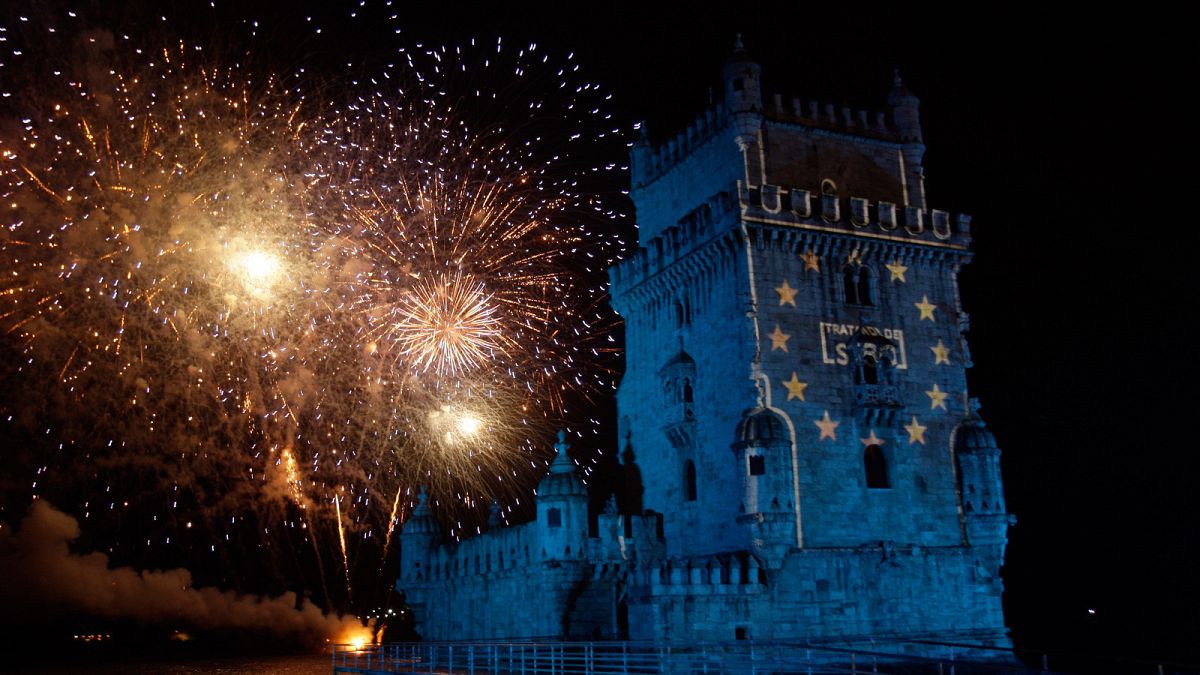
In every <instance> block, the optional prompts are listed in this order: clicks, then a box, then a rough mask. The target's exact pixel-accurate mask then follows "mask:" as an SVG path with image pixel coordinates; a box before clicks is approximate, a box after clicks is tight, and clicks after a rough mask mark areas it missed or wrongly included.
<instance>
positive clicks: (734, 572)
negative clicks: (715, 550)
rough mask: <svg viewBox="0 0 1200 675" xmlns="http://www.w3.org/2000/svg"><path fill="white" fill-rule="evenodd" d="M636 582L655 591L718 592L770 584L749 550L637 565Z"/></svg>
mask: <svg viewBox="0 0 1200 675" xmlns="http://www.w3.org/2000/svg"><path fill="white" fill-rule="evenodd" d="M630 576H631V577H632V579H633V581H634V583H635V584H637V585H638V586H641V587H644V588H647V589H648V590H649V591H650V592H651V593H652V594H661V593H670V592H671V590H672V589H674V590H675V591H676V592H680V593H701V594H718V593H722V592H724V593H730V592H735V593H736V592H739V590H740V589H745V588H747V587H756V586H757V587H761V586H763V585H764V584H766V570H765V569H764V568H763V565H761V564H760V563H759V561H758V559H757V558H756V557H754V556H753V555H750V554H748V553H745V552H740V553H729V554H718V555H711V556H702V557H696V558H670V559H667V560H662V561H659V562H656V563H650V564H642V565H636V566H634V568H633V569H632V570H631V571H630Z"/></svg>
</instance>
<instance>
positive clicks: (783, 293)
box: [775, 279, 796, 307]
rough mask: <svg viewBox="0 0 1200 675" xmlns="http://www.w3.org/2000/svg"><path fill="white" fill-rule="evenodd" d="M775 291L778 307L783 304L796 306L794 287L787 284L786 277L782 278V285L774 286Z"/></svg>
mask: <svg viewBox="0 0 1200 675" xmlns="http://www.w3.org/2000/svg"><path fill="white" fill-rule="evenodd" d="M775 292H776V293H778V294H779V306H780V307H783V306H784V305H791V306H792V307H795V306H796V289H794V288H792V287H791V286H788V282H787V279H784V280H783V285H782V286H779V287H778V288H776V289H775Z"/></svg>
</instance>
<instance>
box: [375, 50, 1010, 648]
mask: <svg viewBox="0 0 1200 675" xmlns="http://www.w3.org/2000/svg"><path fill="white" fill-rule="evenodd" d="M723 74H724V80H725V100H724V102H723V103H721V104H719V105H717V106H715V107H713V108H712V109H710V110H707V111H705V112H704V113H703V114H701V115H700V116H699V117H698V118H697V119H696V121H695V122H694V123H693V124H691V125H689V126H688V128H686V129H685V130H683V131H681V132H680V133H679V134H678V135H676V136H675V137H674V138H671V139H668V140H667V141H665V142H662V143H659V144H658V145H657V146H652V145H651V143H650V141H649V139H648V137H646V136H643V138H642V139H641V140H640V141H639V142H638V143H636V144H635V146H634V148H633V151H632V163H631V174H632V182H633V185H632V189H631V196H632V198H633V200H634V203H635V205H636V207H637V214H638V224H639V234H640V240H639V247H638V249H637V251H636V252H634V253H633V254H632V255H630V256H629V257H628V258H627V259H626V260H624V261H623V262H621V263H620V264H619V265H617V266H615V267H614V268H613V269H612V270H610V279H611V282H612V296H613V305H614V307H615V308H616V309H617V311H618V312H619V313H620V314H621V315H622V317H623V318H624V320H625V324H626V345H627V347H626V349H627V351H626V364H627V366H626V373H625V375H624V377H623V379H622V381H621V384H620V388H619V391H618V395H617V403H618V418H619V423H618V425H619V428H618V437H619V443H620V447H619V448H618V451H619V454H620V456H621V458H622V462H623V463H624V464H625V471H626V475H628V476H633V477H634V480H633V481H631V485H632V487H633V492H634V493H636V494H633V495H630V494H624V495H623V499H622V503H621V507H622V509H623V511H624V512H623V513H616V512H611V511H610V512H609V513H606V514H604V515H602V516H600V527H599V528H598V532H597V535H598V536H597V537H593V538H591V539H590V540H587V542H586V544H585V545H584V544H581V542H583V541H584V540H583V537H585V536H586V520H583V519H581V518H580V516H579V514H580V513H581V511H580V510H579V508H577V507H576V508H574V510H572V509H567V508H563V510H562V512H563V513H567V512H570V513H572V514H573V515H572V517H571V519H570V520H571V523H570V524H569V527H568V529H561V528H560V529H556V530H554V531H551V530H549V529H547V526H546V517H547V512H548V509H549V508H551V502H553V504H554V505H559V503H560V502H562V500H564V499H574V500H579V501H578V503H579V504H584V503H586V502H585V501H582V500H585V498H584V497H581V496H580V495H578V494H575V493H574V492H573V490H574V489H575V488H573V487H571V486H572V485H573V484H570V483H569V482H567V481H568V475H569V470H570V467H569V466H568V465H566V464H563V463H562V462H563V461H565V460H564V459H563V458H564V457H565V450H560V455H559V460H556V464H555V466H556V467H557V468H552V470H551V475H550V476H549V477H548V478H547V481H551V480H553V481H556V482H555V483H554V484H555V485H556V486H558V487H556V488H555V489H554V490H550V491H547V490H541V489H540V490H539V494H541V495H542V496H541V497H540V498H539V499H540V500H542V501H544V502H545V503H539V508H538V520H536V521H534V522H533V523H529V524H526V525H521V526H517V527H513V528H498V529H496V530H493V531H491V532H488V533H485V534H484V535H482V536H480V537H476V538H475V539H473V540H469V541H465V542H462V543H460V544H458V545H456V546H455V547H453V548H450V547H438V546H433V545H432V544H431V543H428V542H431V541H432V539H430V538H429V537H430V536H431V535H428V534H425V529H426V526H425V525H422V523H423V522H424V521H421V520H420V519H418V518H416V517H414V519H413V520H410V522H409V523H406V525H405V535H404V536H405V537H406V539H405V554H404V555H405V572H404V575H403V576H402V578H401V580H400V581H399V582H398V584H397V586H398V588H401V589H404V590H407V591H408V592H409V597H410V601H412V602H413V603H414V609H416V610H417V616H418V619H419V620H420V622H421V623H420V625H419V627H418V630H421V631H422V632H423V634H424V635H425V637H427V638H431V639H472V638H483V637H554V636H563V637H576V638H579V637H583V638H586V637H604V638H611V637H630V638H634V639H648V640H649V639H653V640H663V639H667V640H682V641H687V640H730V639H735V638H738V637H752V638H755V639H784V638H806V637H833V636H842V637H847V638H852V637H855V636H863V635H889V636H897V635H899V636H904V635H909V636H916V635H921V636H925V637H929V636H941V637H942V638H945V639H947V640H950V639H953V640H979V641H982V642H987V643H991V644H998V645H1004V644H1006V642H1007V637H1006V632H1005V628H1004V617H1003V613H1002V610H1001V604H1000V599H1001V595H1002V593H1003V585H1002V582H1001V580H1000V574H999V572H1000V568H1001V566H1002V564H1003V556H1004V548H1005V545H1006V542H1007V529H1008V527H1009V526H1010V525H1011V522H1012V519H1011V517H1010V516H1009V515H1008V514H1007V513H1006V510H1005V507H1004V502H1003V486H1002V484H1001V480H1000V474H999V450H998V449H997V447H996V442H995V439H994V438H993V437H992V436H991V434H990V433H989V432H988V431H987V430H986V428H985V427H984V425H983V422H982V421H981V420H980V419H979V417H978V415H977V414H976V412H975V410H974V407H973V406H972V405H971V403H970V399H969V398H968V395H967V386H966V369H967V368H969V367H970V365H971V364H970V355H969V350H968V346H967V341H966V336H965V334H966V331H967V329H968V328H969V321H968V318H967V315H966V313H965V312H964V311H963V308H962V306H961V301H960V298H959V293H958V282H957V275H958V272H959V270H960V269H961V267H962V266H963V265H965V264H967V263H968V262H969V261H970V258H971V252H970V243H971V236H970V219H969V218H968V217H966V216H955V215H951V214H949V213H945V212H942V211H939V210H936V209H931V208H929V207H928V206H927V205H926V203H925V193H924V170H923V168H922V165H921V162H922V159H923V155H924V150H925V149H924V146H923V145H922V142H921V129H920V123H919V111H918V105H919V102H918V101H917V99H916V97H915V96H914V95H912V93H911V92H909V91H908V90H907V89H906V88H905V87H904V86H903V84H902V83H901V82H900V81H899V78H897V80H896V83H895V85H894V87H893V89H892V91H891V93H890V95H889V96H888V103H887V106H886V108H885V109H884V110H883V111H882V112H876V113H869V112H866V111H854V110H850V109H848V108H834V107H831V106H823V105H821V104H819V103H817V102H814V101H808V100H803V101H802V100H799V99H789V100H784V99H783V97H772V98H771V99H770V100H768V101H764V99H763V97H762V94H761V91H760V87H759V84H758V80H759V69H758V66H757V65H756V64H754V63H753V62H752V61H751V60H750V59H749V58H748V56H746V54H745V52H743V51H740V50H739V51H738V52H737V53H736V54H735V55H734V57H733V58H731V59H730V61H729V63H728V64H727V66H726V68H725V70H724V73H723ZM576 480H577V479H576ZM546 484H547V485H549V483H546ZM551 493H553V494H551ZM572 503H573V504H574V503H575V502H572ZM555 508H559V506H555ZM564 524H566V523H564ZM570 528H573V529H570ZM660 532H661V536H660ZM422 537H426V538H425V539H422ZM423 542H425V543H423ZM568 542H569V543H568ZM499 550H508V551H515V552H517V553H516V555H513V554H511V553H510V554H509V555H508V557H506V558H505V562H504V563H503V564H500V565H497V562H496V561H497V554H496V551H499ZM410 553H411V556H410ZM481 556H482V558H481ZM410 558H411V561H410ZM479 559H482V560H483V561H484V562H483V563H482V566H481V564H480V563H478V562H476V561H477V560H479ZM419 561H424V563H423V564H425V565H427V566H428V565H432V566H433V570H434V573H433V575H432V576H430V575H425V576H421V573H420V572H419V571H418V569H417V568H416V567H414V566H413V565H416V564H418V562H419ZM439 607H453V608H455V610H454V612H453V613H454V614H455V615H456V616H455V617H453V618H446V617H441V616H439V615H438V608H439ZM489 608H490V609H489ZM510 608H511V609H510ZM492 610H497V611H503V612H510V613H515V614H513V616H514V617H515V619H516V620H515V622H510V623H509V624H508V625H501V626H497V625H495V622H490V623H489V621H490V620H489V619H488V618H486V617H494V616H496V614H495V612H494V611H492ZM472 617H475V618H472Z"/></svg>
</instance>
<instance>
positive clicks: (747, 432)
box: [734, 408, 789, 445]
mask: <svg viewBox="0 0 1200 675" xmlns="http://www.w3.org/2000/svg"><path fill="white" fill-rule="evenodd" d="M787 440H789V439H788V434H787V425H786V424H784V422H783V418H782V417H780V416H779V413H776V412H775V411H773V410H768V409H766V408H752V409H750V410H747V411H746V412H744V413H742V421H740V422H738V426H737V433H736V438H735V439H734V442H735V444H740V445H766V444H768V443H772V442H776V441H787Z"/></svg>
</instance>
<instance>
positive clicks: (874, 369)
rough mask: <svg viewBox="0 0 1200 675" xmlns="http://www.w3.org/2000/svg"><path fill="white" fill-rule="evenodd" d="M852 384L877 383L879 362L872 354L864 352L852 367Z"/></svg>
mask: <svg viewBox="0 0 1200 675" xmlns="http://www.w3.org/2000/svg"><path fill="white" fill-rule="evenodd" d="M854 384H879V362H878V361H876V360H875V355H874V354H864V355H863V357H862V361H860V362H859V363H858V364H857V366H856V367H855V369H854Z"/></svg>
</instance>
